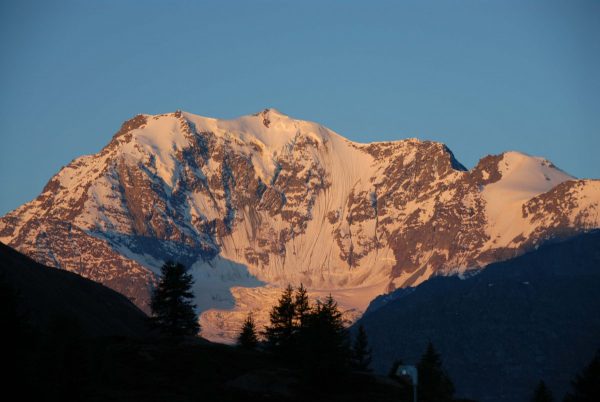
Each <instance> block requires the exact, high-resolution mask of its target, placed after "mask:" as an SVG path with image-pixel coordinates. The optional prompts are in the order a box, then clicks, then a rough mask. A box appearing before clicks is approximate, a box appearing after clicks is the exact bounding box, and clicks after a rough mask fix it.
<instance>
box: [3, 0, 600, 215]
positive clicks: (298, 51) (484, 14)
mask: <svg viewBox="0 0 600 402" xmlns="http://www.w3.org/2000/svg"><path fill="white" fill-rule="evenodd" d="M599 97H600V2H599V1H589V2H587V1H577V0H564V1H548V0H544V1H533V2H531V1H524V0H518V1H505V0H502V1H466V0H465V1H414V2H413V1H393V2H392V1H389V2H381V1H379V2H378V1H363V2H359V1H349V0H348V1H331V2H330V1H324V0H321V1H315V2H312V1H305V0H303V1H295V2H291V1H283V0H277V1H250V0H245V1H225V0H221V1H214V2H202V1H194V2H192V1H166V0H165V1H153V0H151V1H128V0H114V1H107V0H96V1H91V0H90V1H83V0H81V1H51V0H41V1H28V0H0V139H1V143H0V188H1V190H0V214H4V213H6V212H7V211H9V210H11V209H14V208H16V207H17V206H19V205H20V204H22V203H24V202H26V201H29V200H30V199H32V198H34V197H35V196H36V195H37V194H38V193H39V192H40V191H41V189H42V187H43V186H44V184H45V183H46V181H47V180H48V179H49V178H50V177H51V176H52V175H53V174H55V173H56V172H57V171H58V170H59V169H60V167H61V166H63V165H66V164H67V163H68V162H69V161H71V160H72V159H73V158H75V157H77V156H80V155H82V154H89V153H95V152H97V151H99V150H100V148H101V147H102V146H103V145H105V144H106V143H107V142H108V141H109V140H110V138H111V137H112V135H113V133H114V132H116V131H117V130H118V128H119V126H120V125H121V123H122V122H123V121H124V120H126V119H128V118H130V117H132V116H134V115H136V114H138V113H151V114H155V113H164V112H169V111H174V110H177V109H182V110H186V111H189V112H192V113H196V114H200V115H205V116H212V117H223V118H230V117H235V116H238V115H244V114H249V113H254V112H257V111H259V110H261V109H263V108H265V107H275V108H277V109H279V110H280V111H282V112H284V113H286V114H288V115H290V116H293V117H297V118H302V119H307V120H313V121H317V122H319V123H322V124H324V125H326V126H328V127H329V128H331V129H333V130H335V131H337V132H338V133H340V134H342V135H344V136H346V137H348V138H350V139H352V140H355V141H361V142H370V141H381V140H394V139H402V138H407V137H418V138H422V139H431V140H436V141H442V142H444V143H446V144H447V145H448V146H449V147H450V149H452V150H453V151H454V153H455V155H456V157H457V159H458V160H459V161H461V162H462V163H463V164H465V165H466V166H467V167H469V168H470V167H473V166H474V165H475V164H476V163H477V161H478V160H479V159H480V158H481V157H482V156H484V155H486V154H494V153H500V152H502V151H506V150H520V151H523V152H526V153H529V154H532V155H540V156H544V157H547V158H548V159H550V160H552V161H553V162H554V163H555V164H556V165H557V166H559V167H560V168H562V169H563V170H565V171H567V172H569V173H571V174H573V175H576V176H578V177H594V178H600V99H599Z"/></svg>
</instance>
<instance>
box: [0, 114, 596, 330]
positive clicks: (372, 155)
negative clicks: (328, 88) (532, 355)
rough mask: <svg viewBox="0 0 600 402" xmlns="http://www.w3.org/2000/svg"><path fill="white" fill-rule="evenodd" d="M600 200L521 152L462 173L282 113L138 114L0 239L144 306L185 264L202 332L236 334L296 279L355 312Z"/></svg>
mask: <svg viewBox="0 0 600 402" xmlns="http://www.w3.org/2000/svg"><path fill="white" fill-rule="evenodd" d="M525 173H526V174H525ZM522 178H526V180H521V179H522ZM599 201H600V181H598V180H576V179H575V178H573V177H572V176H569V175H567V174H566V173H564V172H562V171H560V170H559V169H557V168H556V167H555V166H554V165H553V164H552V163H550V162H548V161H546V160H545V159H543V158H536V157H530V156H527V155H525V154H522V153H514V152H512V153H510V152H509V153H505V154H501V155H492V156H487V157H484V158H482V159H481V160H480V161H479V163H478V164H477V165H476V166H475V167H474V168H472V169H470V170H465V168H464V166H462V165H461V164H460V163H459V162H458V161H457V160H456V158H455V157H454V154H453V153H452V152H451V151H450V150H449V149H448V147H447V146H446V145H444V144H442V143H439V142H434V141H420V140H416V139H407V140H400V141H395V142H376V143H369V144H359V143H355V142H352V141H349V140H347V139H345V138H344V137H342V136H341V135H339V134H337V133H335V132H333V131H332V130H329V129H327V128H326V127H324V126H321V125H319V124H317V123H313V122H308V121H303V120H295V119H293V118H290V117H289V116H286V115H284V114H282V113H280V112H278V111H276V110H274V109H265V110H263V111H261V112H259V113H256V114H253V115H246V116H242V117H240V118H237V119H231V120H219V119H213V118H206V117H201V116H197V115H193V114H191V113H187V112H181V111H177V112H174V113H167V114H162V115H155V116H153V115H138V116H135V117H134V118H132V119H130V120H128V121H126V122H125V123H123V125H122V127H121V129H120V130H119V131H118V132H117V133H116V134H115V135H114V136H113V138H112V139H111V141H110V142H109V143H108V144H107V145H106V146H105V147H104V148H103V149H102V150H101V151H100V152H98V153H97V154H93V155H86V156H83V157H80V158H76V159H75V160H73V161H72V162H71V163H70V164H68V165H67V166H65V167H64V168H63V169H61V170H60V171H59V173H57V174H56V175H55V176H53V177H52V178H51V179H50V181H49V182H48V184H47V185H46V186H45V188H44V190H43V191H42V193H41V194H40V196H38V197H37V198H36V199H35V200H33V201H31V202H29V203H26V204H24V205H23V206H21V207H19V208H17V209H16V210H14V211H11V212H10V213H8V214H7V215H5V216H4V217H2V218H0V241H3V242H5V243H7V244H9V245H10V246H11V247H14V248H16V249H18V250H19V251H21V252H23V253H25V254H27V255H29V256H31V257H32V258H34V259H36V260H37V261H39V262H42V263H47V265H54V266H57V267H62V268H64V269H68V270H72V271H75V272H78V273H81V274H82V275H84V276H87V277H89V278H91V279H93V280H96V281H99V282H101V283H104V284H106V285H108V286H110V287H113V288H114V289H116V290H118V291H120V292H122V293H124V294H126V295H127V296H128V297H130V298H131V299H132V300H134V301H135V302H136V304H138V306H140V307H141V308H143V309H146V311H147V302H148V295H149V290H150V289H151V287H152V286H153V283H154V281H155V275H156V273H157V272H158V269H159V267H160V265H161V264H162V262H163V261H164V260H167V259H176V260H181V261H182V262H183V263H185V264H186V265H188V266H190V270H191V271H192V272H193V274H194V276H195V278H196V282H197V288H196V295H197V302H198V305H199V310H200V312H202V315H201V317H200V320H201V322H202V323H203V326H204V328H205V330H204V331H205V332H204V333H203V335H204V336H206V337H208V338H209V339H213V340H219V339H221V340H223V339H225V340H228V339H229V340H231V339H232V337H233V336H234V333H235V331H237V325H238V324H240V323H241V320H242V319H243V316H245V314H246V313H247V312H248V311H254V312H255V313H256V316H257V319H258V321H259V323H261V322H262V321H264V320H265V319H266V318H267V313H266V311H265V309H267V308H268V306H270V304H271V303H272V302H273V301H274V300H275V299H276V297H277V295H278V292H279V289H280V287H281V286H284V285H286V284H287V283H296V284H298V283H300V282H302V283H304V284H305V285H306V286H307V287H308V288H309V290H310V291H312V292H313V295H314V297H320V296H322V295H324V294H327V293H329V292H332V293H333V294H334V296H335V297H337V298H338V299H339V300H340V302H341V304H342V306H343V307H345V308H346V309H347V310H348V312H349V315H350V316H351V317H354V318H356V317H357V316H359V315H360V314H361V312H362V311H363V310H364V308H365V307H366V306H367V304H368V302H369V301H370V300H371V299H372V298H374V297H375V296H377V295H379V294H381V293H385V292H388V291H391V290H393V289H395V288H398V287H403V286H414V285H416V284H418V283H421V282H422V281H424V280H427V278H429V277H430V276H432V275H439V274H442V275H449V274H455V273H462V272H465V271H468V270H470V269H477V268H478V267H481V266H484V265H486V264H487V263H489V262H493V261H498V260H502V259H507V258H510V257H513V256H515V255H518V254H521V253H523V252H525V251H527V250H531V249H533V248H535V247H536V246H537V245H539V244H541V243H543V242H544V241H545V240H546V239H549V238H565V237H568V236H572V235H574V234H577V233H580V232H582V231H587V230H590V229H593V228H596V227H599V226H600V219H599V218H598V210H599V207H598V205H599ZM495 203H496V204H497V205H500V206H501V208H499V207H497V205H496V204H495ZM494 208H495V209H494ZM261 320H262V321H261Z"/></svg>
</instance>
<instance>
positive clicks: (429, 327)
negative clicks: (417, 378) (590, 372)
mask: <svg viewBox="0 0 600 402" xmlns="http://www.w3.org/2000/svg"><path fill="white" fill-rule="evenodd" d="M396 296H397V297H395V298H394V296H393V295H391V296H390V295H388V296H386V297H382V298H380V299H379V300H376V301H374V302H373V303H372V308H371V309H370V310H369V312H367V314H366V315H365V316H364V317H363V318H362V319H361V320H360V321H359V322H358V323H357V324H356V325H359V324H363V325H364V326H365V328H366V331H367V333H368V335H369V341H370V342H371V344H372V345H373V367H374V369H375V370H376V371H378V372H380V373H384V372H387V370H388V369H389V368H390V366H391V365H392V363H393V361H394V360H395V359H402V361H404V362H405V363H406V364H414V363H416V362H417V361H418V358H419V356H420V355H421V354H422V353H423V351H424V350H425V348H426V346H427V343H428V342H429V341H431V342H433V343H434V344H435V345H436V347H437V349H438V350H439V352H440V353H441V355H442V358H443V361H444V365H445V367H446V368H447V370H448V373H449V374H450V376H451V378H452V380H453V381H454V384H455V385H456V390H457V394H458V395H460V396H465V397H470V398H474V399H477V400H480V401H516V400H527V398H528V397H529V396H530V395H531V392H532V390H533V389H534V387H535V386H536V384H537V383H538V382H539V381H540V380H544V381H545V383H546V384H547V386H548V388H550V389H551V391H552V392H553V394H554V395H556V396H557V397H558V398H559V399H561V398H562V396H563V395H564V394H565V392H566V391H567V389H568V386H569V381H570V380H571V379H572V378H573V377H574V375H575V374H576V373H577V372H579V370H581V368H582V367H583V366H585V364H586V363H587V362H588V361H589V360H590V359H591V357H592V356H593V355H594V352H595V351H596V350H597V349H598V348H599V347H600V233H599V232H595V233H589V234H585V235H580V236H578V237H575V238H572V239H570V240H568V241H565V242H562V243H555V244H548V245H546V246H543V247H540V248H539V249H538V250H536V251H533V252H531V253H529V254H526V255H523V256H520V257H517V258H514V259H512V260H508V261H504V262H500V263H494V264H491V265H488V266H487V268H485V269H484V270H483V271H482V272H481V273H479V274H478V275H475V276H472V277H469V278H467V279H463V280H461V279H459V278H458V277H438V278H433V279H430V280H429V281H427V282H425V283H424V284H422V285H421V286H418V287H417V288H415V289H414V290H412V291H407V290H405V289H403V290H400V291H399V292H397V295H396Z"/></svg>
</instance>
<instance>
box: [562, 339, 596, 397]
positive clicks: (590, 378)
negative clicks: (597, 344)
mask: <svg viewBox="0 0 600 402" xmlns="http://www.w3.org/2000/svg"><path fill="white" fill-rule="evenodd" d="M571 388H572V392H570V393H568V394H567V396H565V402H592V401H600V350H598V351H596V354H595V356H594V358H593V359H592V361H591V362H590V364H588V365H587V366H586V367H585V368H584V369H583V371H582V372H581V373H580V374H578V375H577V376H576V377H575V380H573V382H571Z"/></svg>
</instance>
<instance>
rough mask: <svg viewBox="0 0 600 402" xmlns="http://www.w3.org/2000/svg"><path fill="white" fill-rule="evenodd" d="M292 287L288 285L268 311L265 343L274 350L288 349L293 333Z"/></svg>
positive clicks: (293, 307) (293, 308)
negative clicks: (268, 317) (268, 323)
mask: <svg viewBox="0 0 600 402" xmlns="http://www.w3.org/2000/svg"><path fill="white" fill-rule="evenodd" d="M293 293H294V288H293V287H292V285H288V286H287V287H286V288H285V290H284V291H283V293H282V295H281V297H280V298H279V302H278V304H277V305H276V306H273V309H272V310H271V313H270V325H269V326H267V327H266V329H265V337H266V338H267V344H268V345H269V347H271V348H272V349H274V350H278V351H280V352H281V351H284V350H288V349H289V348H290V347H291V344H292V337H293V335H294V329H295V327H294V315H295V311H296V309H295V306H294V300H293Z"/></svg>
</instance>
